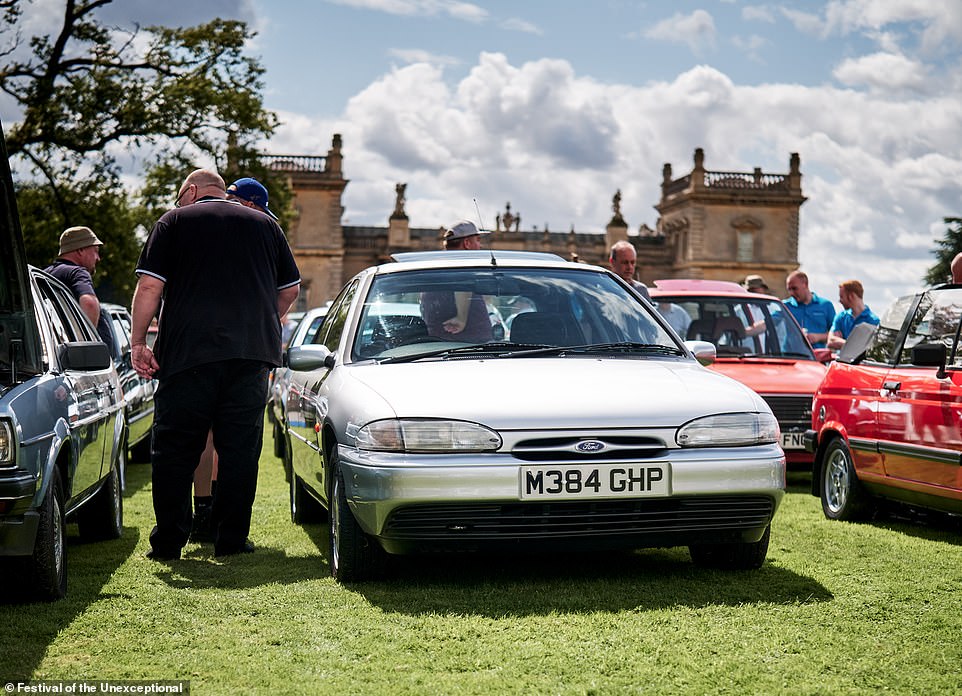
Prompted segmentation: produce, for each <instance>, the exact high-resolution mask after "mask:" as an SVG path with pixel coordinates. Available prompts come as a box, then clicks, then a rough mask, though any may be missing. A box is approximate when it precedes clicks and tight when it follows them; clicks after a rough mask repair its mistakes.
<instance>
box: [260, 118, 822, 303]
mask: <svg viewBox="0 0 962 696" xmlns="http://www.w3.org/2000/svg"><path fill="white" fill-rule="evenodd" d="M341 148H342V142H341V136H340V135H335V136H334V138H333V141H332V144H331V149H330V150H329V151H328V153H327V156H323V157H321V156H305V155H271V156H267V157H266V158H265V160H266V163H267V164H268V166H270V167H271V168H272V169H273V170H275V171H277V172H278V173H283V174H284V175H286V176H287V177H288V183H289V185H290V187H291V190H292V191H293V194H294V196H293V205H294V208H295V211H296V215H295V219H294V221H293V223H292V224H291V228H290V229H289V230H288V231H287V232H288V238H289V239H290V243H291V248H292V250H293V251H294V256H295V258H296V259H297V263H298V267H299V268H300V270H301V276H302V288H301V295H300V297H299V299H298V305H299V308H301V309H304V308H307V307H312V306H317V305H320V304H323V303H324V302H325V301H327V300H330V299H332V298H333V297H334V296H335V295H336V294H337V292H338V291H339V290H340V288H341V287H342V286H343V285H344V283H345V282H347V280H349V279H350V278H351V277H352V276H353V275H354V274H355V273H357V272H358V271H360V270H361V269H363V268H366V267H367V266H370V265H372V264H376V263H383V262H385V261H388V260H389V259H390V256H391V254H393V253H395V252H399V251H423V250H430V249H439V248H441V235H442V233H443V227H441V226H440V225H436V226H434V227H412V226H411V225H410V222H409V220H408V216H407V213H406V212H405V210H404V203H405V188H406V185H405V184H400V183H399V184H397V186H396V187H395V193H396V198H395V206H394V210H393V211H392V212H391V213H390V215H389V216H388V219H387V225H386V226H356V225H344V224H343V223H342V219H343V216H344V206H343V204H342V197H343V194H344V190H345V188H346V187H347V184H348V180H347V179H345V178H344V172H343V155H342V152H341ZM704 159H705V157H704V152H703V151H702V150H701V148H698V149H697V150H695V156H694V167H693V168H692V170H691V172H690V173H689V174H686V175H685V176H683V177H681V178H678V179H673V178H672V168H671V165H670V164H665V165H664V168H663V170H662V184H661V200H660V201H659V202H658V203H657V204H656V205H655V209H656V210H657V211H658V213H659V218H658V221H657V223H656V226H655V228H654V229H651V228H649V227H648V226H647V225H645V224H642V225H641V226H640V227H639V228H638V230H637V231H632V232H631V233H629V225H628V223H627V222H626V221H625V219H624V217H623V216H622V213H621V192H620V191H618V192H616V193H615V195H614V198H613V199H612V212H613V214H612V217H611V219H610V220H609V221H608V223H607V225H606V226H605V228H604V230H598V231H583V232H577V231H575V230H574V228H572V229H570V230H568V231H557V232H556V231H553V230H549V229H548V228H547V226H546V227H545V229H543V230H537V229H522V227H521V215H520V214H518V213H515V212H512V210H511V204H510V202H509V203H507V204H506V205H505V210H504V212H503V213H499V214H498V216H497V217H496V219H495V225H494V228H493V229H492V232H491V236H490V237H489V238H488V239H487V240H486V242H485V243H486V246H488V247H491V248H497V249H524V250H528V251H545V252H551V253H555V254H558V255H559V256H562V257H564V258H568V259H577V260H579V261H582V262H585V263H591V264H598V265H607V260H608V250H609V249H610V247H611V245H612V244H614V243H615V242H617V241H619V240H622V239H626V240H628V241H629V242H631V243H632V244H633V245H634V246H635V248H636V250H637V252H638V269H639V270H638V274H639V276H640V279H641V280H642V281H643V282H645V283H647V284H649V285H652V284H653V283H654V281H655V280H656V279H660V278H685V277H688V278H706V279H715V280H734V281H738V280H740V279H742V278H744V277H745V276H746V275H748V274H749V273H759V274H761V275H763V276H764V277H765V279H766V280H767V282H768V285H769V287H770V288H771V289H772V291H773V292H777V293H779V294H781V289H782V288H784V287H785V278H786V276H787V275H788V273H790V272H791V271H792V270H794V269H795V268H797V267H798V222H799V209H800V208H801V205H802V203H804V202H805V197H804V196H802V191H801V178H802V177H801V172H800V170H799V165H800V161H799V157H798V155H797V154H794V153H793V154H792V155H791V158H790V161H789V173H788V174H765V173H763V172H762V171H761V169H759V168H756V169H755V170H754V171H753V172H749V173H743V172H720V171H708V170H706V169H705V167H704ZM436 222H439V223H441V224H443V223H447V222H450V221H447V220H445V221H436Z"/></svg>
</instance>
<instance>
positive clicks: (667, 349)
mask: <svg viewBox="0 0 962 696" xmlns="http://www.w3.org/2000/svg"><path fill="white" fill-rule="evenodd" d="M551 353H556V354H559V355H560V354H563V353H572V354H579V355H584V354H588V353H641V354H644V355H684V353H683V351H682V350H681V349H680V348H675V347H674V346H665V345H662V344H660V343H637V342H635V341H616V342H614V343H589V344H587V345H583V346H545V347H541V348H532V349H530V350H516V351H512V352H510V353H505V355H504V357H506V358H514V357H524V356H530V355H545V354H551Z"/></svg>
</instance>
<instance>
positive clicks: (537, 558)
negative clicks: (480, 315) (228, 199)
mask: <svg viewBox="0 0 962 696" xmlns="http://www.w3.org/2000/svg"><path fill="white" fill-rule="evenodd" d="M265 443H266V446H265V447H264V450H263V452H262V455H261V461H260V464H261V466H260V477H259V487H258V492H257V500H256V503H255V507H254V518H253V528H252V534H251V535H252V539H253V540H254V541H255V543H257V544H258V546H259V549H258V551H257V552H255V553H254V554H251V555H243V556H235V557H230V558H226V559H216V558H214V557H213V554H212V547H211V546H209V545H203V546H201V545H196V544H191V545H188V547H187V549H186V554H185V557H184V558H183V559H182V560H180V561H175V562H171V563H156V562H153V561H149V560H147V559H146V558H144V553H145V552H146V550H147V549H148V548H149V541H148V538H147V537H148V532H149V531H150V528H151V526H152V524H153V512H152V508H151V488H150V467H149V466H148V465H146V464H137V465H132V466H130V467H129V468H128V482H127V486H128V488H127V493H126V500H125V501H124V514H125V522H124V536H123V538H122V539H120V540H117V541H110V542H103V543H97V544H82V543H79V540H78V538H77V536H76V532H75V531H73V529H72V528H71V531H70V538H69V540H68V542H69V543H68V556H69V560H68V563H69V574H70V578H69V589H68V595H67V598H66V599H65V600H63V601H61V602H58V603H56V604H33V605H29V606H24V605H23V604H6V605H0V622H2V623H3V626H4V629H5V632H6V635H7V638H8V641H9V642H10V644H11V646H15V649H9V650H4V651H0V674H2V675H4V677H5V678H6V679H11V678H18V677H19V678H33V679H95V680H98V681H102V680H107V679H161V678H163V679H189V680H190V681H191V692H192V693H198V694H205V695H206V694H211V695H217V694H225V695H226V694H237V693H245V694H309V695H311V696H314V695H316V694H358V695H360V696H364V695H366V694H372V695H377V696H380V695H381V694H399V695H406V694H411V695H416V696H422V695H423V694H481V695H485V696H486V695H488V694H629V693H631V694H635V693H644V694H723V695H724V694H731V695H732V696H743V695H744V694H812V695H816V694H818V695H821V694H876V693H886V694H906V695H909V694H911V695H913V696H914V695H915V694H948V693H958V692H959V684H960V681H959V665H960V664H962V570H960V565H959V550H960V547H962V536H960V531H962V530H960V528H959V524H958V522H957V521H956V522H955V523H954V524H950V523H946V522H941V521H939V520H936V519H934V518H933V519H932V520H931V521H930V522H929V523H920V522H919V521H916V520H907V519H905V518H901V519H900V518H884V519H881V520H878V521H875V522H871V523H863V524H850V523H840V522H830V521H828V520H825V519H824V518H823V516H822V512H821V509H820V506H819V503H818V500H817V499H816V498H814V497H812V496H811V495H810V494H809V493H808V491H807V488H808V482H807V480H805V479H804V478H801V479H800V480H796V481H795V482H794V484H793V486H792V487H791V489H790V492H789V494H788V495H787V496H786V498H785V500H784V502H783V503H782V506H781V508H780V509H779V510H778V512H777V514H776V516H775V520H774V524H773V527H772V544H771V548H770V550H769V555H768V559H769V560H768V562H767V563H766V564H765V565H764V566H763V567H762V568H761V569H760V570H757V571H738V572H724V571H713V570H706V569H701V568H697V567H695V566H693V565H692V564H691V562H690V561H689V559H688V553H687V552H686V551H685V550H684V549H652V550H646V551H639V552H637V553H613V552H611V553H607V552H601V551H599V552H597V553H592V554H572V553H567V554H566V553H560V554H555V555H546V556H541V555H537V554H526V555H504V556H479V557H474V556H471V555H469V554H463V555H429V556H423V557H406V558H395V559H394V568H393V572H392V575H391V576H390V577H389V578H388V579H385V580H383V581H379V582H368V583H359V584H355V585H350V586H342V585H338V584H336V583H335V582H333V581H332V580H331V578H330V575H329V569H328V565H327V561H326V551H325V550H322V549H326V545H327V534H328V529H327V526H325V525H307V526H304V527H300V526H296V525H294V524H292V523H291V521H290V514H289V509H288V486H287V483H286V482H285V479H284V472H283V469H282V467H281V464H280V462H279V461H278V460H277V459H275V458H274V457H273V456H272V455H271V445H270V429H269V428H268V429H267V430H266V431H265ZM0 578H2V576H0ZM0 581H2V579H0Z"/></svg>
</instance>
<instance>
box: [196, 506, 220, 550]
mask: <svg viewBox="0 0 962 696" xmlns="http://www.w3.org/2000/svg"><path fill="white" fill-rule="evenodd" d="M211 509H212V507H211V504H210V503H196V504H195V505H194V519H193V521H192V522H191V525H190V540H191V541H193V542H195V543H198V544H204V543H207V544H212V543H213V542H214V536H215V534H214V525H213V524H212V523H211Z"/></svg>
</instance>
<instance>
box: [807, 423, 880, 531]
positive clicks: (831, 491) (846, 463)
mask: <svg viewBox="0 0 962 696" xmlns="http://www.w3.org/2000/svg"><path fill="white" fill-rule="evenodd" d="M819 491H820V496H819V497H820V498H821V500H822V512H823V513H824V514H825V517H827V518H828V519H830V520H861V519H865V518H867V517H869V516H870V515H871V513H872V510H873V507H874V506H873V505H872V499H871V497H870V496H869V494H868V493H867V492H866V491H865V487H864V486H862V482H861V481H859V480H858V475H857V474H856V473H855V464H854V463H853V461H852V452H851V450H850V449H849V448H848V445H846V444H845V440H843V439H842V438H840V437H836V438H834V439H833V440H832V441H831V442H829V443H828V446H827V447H826V448H825V456H824V457H823V459H822V467H821V481H820V485H819Z"/></svg>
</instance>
